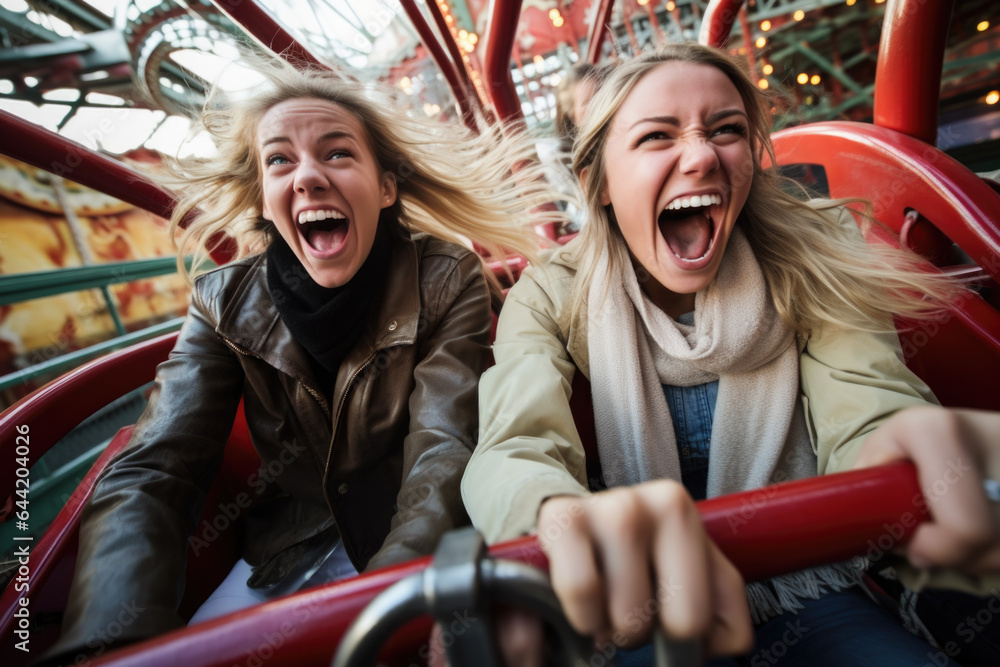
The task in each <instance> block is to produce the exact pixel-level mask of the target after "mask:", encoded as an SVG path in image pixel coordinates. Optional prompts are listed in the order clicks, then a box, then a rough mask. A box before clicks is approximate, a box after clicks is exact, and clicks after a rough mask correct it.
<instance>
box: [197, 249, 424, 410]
mask: <svg viewBox="0 0 1000 667" xmlns="http://www.w3.org/2000/svg"><path fill="white" fill-rule="evenodd" d="M266 262H267V255H266V253H263V254H261V255H259V256H258V257H257V259H256V260H255V261H254V262H253V264H252V265H251V267H250V270H249V271H248V272H247V274H246V276H245V277H244V278H243V280H242V282H241V283H240V284H239V285H238V286H237V287H236V290H235V292H234V294H233V296H232V298H231V299H229V303H228V304H227V305H226V307H225V310H224V311H223V313H222V316H221V317H220V318H219V324H218V326H217V327H216V333H218V334H219V335H220V336H222V337H223V338H225V339H227V340H229V341H230V342H232V343H235V344H236V345H238V346H239V347H241V348H244V349H245V350H246V351H247V352H249V353H250V354H252V355H253V356H256V357H258V358H260V359H261V360H263V361H264V362H266V363H267V364H269V365H271V366H273V367H274V368H276V369H278V370H279V371H281V372H283V373H286V374H287V375H290V376H292V377H293V378H295V379H297V380H299V381H300V382H303V383H305V384H307V385H309V386H311V387H313V388H317V387H319V383H318V382H317V380H316V378H315V374H314V373H313V371H312V365H311V363H310V361H309V355H308V353H307V352H306V351H305V349H304V348H303V347H302V346H301V345H300V344H299V343H298V341H296V340H295V338H294V337H293V336H292V333H291V331H289V329H288V327H287V326H286V325H285V323H284V322H283V321H282V320H281V317H280V315H279V314H278V308H277V306H275V304H274V301H273V299H272V298H271V293H270V291H269V290H268V288H267V264H266ZM419 270H420V267H419V257H418V251H417V245H416V244H415V243H414V242H413V241H412V240H411V239H410V238H409V235H408V234H407V233H406V232H402V233H400V234H399V235H396V236H394V237H393V246H392V255H391V258H390V260H389V273H388V275H387V276H386V279H385V282H384V283H383V286H382V289H381V292H380V295H379V296H378V297H377V299H378V301H377V302H376V304H375V305H374V307H373V308H372V310H371V311H370V312H369V315H368V323H367V325H366V327H365V331H364V333H363V334H362V335H361V339H360V340H359V341H358V344H357V345H355V347H354V349H352V350H351V351H350V352H349V353H348V354H347V356H346V357H345V358H344V362H343V363H342V364H341V368H340V371H339V372H338V373H337V382H336V386H337V390H336V391H335V393H339V391H340V388H341V386H342V385H343V384H344V383H345V378H350V377H351V376H353V375H354V373H355V372H356V371H357V370H358V369H359V368H360V367H361V366H363V365H364V364H365V363H366V362H367V360H369V359H370V358H372V357H373V356H374V355H375V354H376V353H377V352H378V351H379V350H382V349H385V348H388V347H393V346H397V345H412V344H414V343H415V342H416V339H417V331H418V329H419V320H420V311H421V308H420V281H419V279H418V276H419Z"/></svg>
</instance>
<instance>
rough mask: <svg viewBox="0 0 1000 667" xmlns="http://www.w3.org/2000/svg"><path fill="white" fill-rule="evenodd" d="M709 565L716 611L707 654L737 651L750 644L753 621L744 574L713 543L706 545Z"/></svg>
mask: <svg viewBox="0 0 1000 667" xmlns="http://www.w3.org/2000/svg"><path fill="white" fill-rule="evenodd" d="M708 551H709V557H710V559H711V566H712V573H713V578H712V599H713V603H714V607H715V615H714V617H713V619H712V625H711V627H710V628H709V632H708V639H707V640H706V642H705V649H706V651H707V653H708V654H709V655H713V656H716V655H739V654H743V653H748V652H749V651H750V649H752V648H753V644H754V632H753V621H752V620H751V619H750V606H749V604H748V603H747V596H746V585H745V584H744V582H743V576H742V575H741V574H740V573H739V570H737V569H736V566H735V565H733V564H732V563H731V562H730V561H729V559H728V558H726V557H725V555H724V554H723V553H722V552H721V551H720V550H719V548H718V547H716V546H715V544H713V543H711V542H710V543H709V545H708Z"/></svg>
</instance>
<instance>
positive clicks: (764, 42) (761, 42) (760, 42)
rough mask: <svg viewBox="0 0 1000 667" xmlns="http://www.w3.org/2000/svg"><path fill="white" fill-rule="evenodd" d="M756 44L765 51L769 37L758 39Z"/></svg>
mask: <svg viewBox="0 0 1000 667" xmlns="http://www.w3.org/2000/svg"><path fill="white" fill-rule="evenodd" d="M755 43H756V44H757V48H758V49H763V48H764V47H765V46H766V45H767V37H758V38H757V41H756V42H755Z"/></svg>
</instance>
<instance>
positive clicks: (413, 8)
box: [399, 0, 477, 132]
mask: <svg viewBox="0 0 1000 667" xmlns="http://www.w3.org/2000/svg"><path fill="white" fill-rule="evenodd" d="M399 3H400V4H401V5H402V6H403V10H404V11H405V12H406V15H407V16H408V17H409V18H410V23H412V24H413V27H414V28H415V29H416V31H417V34H418V35H420V41H421V42H423V43H424V46H425V47H427V51H428V52H429V53H430V54H431V58H433V59H434V62H435V63H436V64H437V66H438V69H440V70H441V74H443V75H444V78H445V80H446V81H447V82H448V86H449V87H450V88H451V92H452V95H454V96H455V102H457V103H458V108H459V111H460V113H461V114H462V120H463V121H465V125H466V127H468V128H469V129H470V130H472V131H473V132H476V131H477V129H476V122H475V119H474V118H473V115H472V103H471V102H469V96H468V94H466V91H465V88H464V87H463V86H462V82H461V81H460V80H459V78H458V74H457V72H456V71H455V70H456V67H455V65H454V64H453V63H452V62H451V59H450V58H448V54H446V53H445V52H444V49H442V48H441V44H440V43H439V42H438V40H437V37H435V36H434V31H433V30H431V27H430V26H429V25H427V21H426V20H425V19H424V15H423V14H422V13H421V12H420V9H419V8H418V7H417V3H416V2H414V0H399Z"/></svg>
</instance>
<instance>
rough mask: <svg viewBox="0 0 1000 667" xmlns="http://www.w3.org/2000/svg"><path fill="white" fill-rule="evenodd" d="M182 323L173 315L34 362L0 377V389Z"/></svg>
mask: <svg viewBox="0 0 1000 667" xmlns="http://www.w3.org/2000/svg"><path fill="white" fill-rule="evenodd" d="M182 324H184V318H183V317H175V318H174V319H172V320H167V321H166V322H161V323H159V324H154V325H153V326H151V327H146V328H145V329H140V330H139V331H133V332H132V333H129V334H125V335H124V336H117V337H115V338H112V339H111V340H106V341H102V342H100V343H96V344H95V345H91V346H89V347H85V348H83V349H82V350H76V351H75V352H69V353H67V354H63V355H60V356H58V357H55V358H53V359H49V360H48V361H43V362H41V363H39V364H35V365H34V366H29V367H28V368H25V369H24V370H20V371H16V372H14V373H9V374H8V375H4V376H3V377H0V391H3V390H4V389H7V388H8V387H14V386H16V385H19V384H21V383H22V382H26V381H27V380H31V379H33V378H36V377H39V376H41V375H46V374H49V373H57V372H61V371H66V370H69V369H71V368H76V367H77V366H79V365H80V364H82V363H84V362H85V361H89V360H91V359H93V358H94V357H96V356H98V355H100V354H104V353H105V352H111V351H112V350H118V349H121V348H123V347H128V346H129V345H132V344H133V343H138V342H140V341H144V340H146V339H148V338H153V337H155V336H159V335H160V334H165V333H169V332H171V331H177V330H179V329H180V328H181V325H182Z"/></svg>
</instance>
